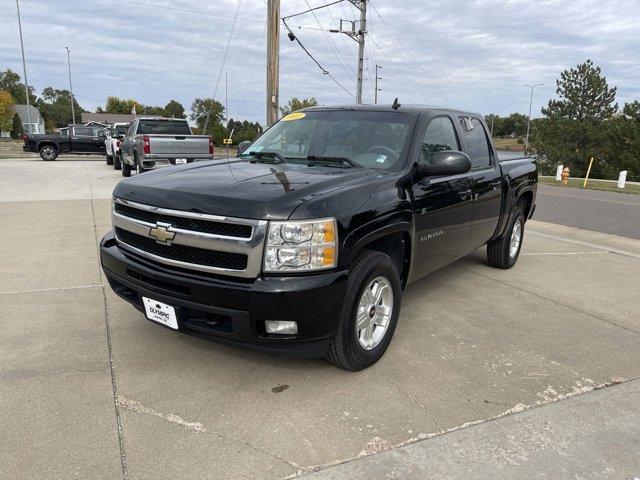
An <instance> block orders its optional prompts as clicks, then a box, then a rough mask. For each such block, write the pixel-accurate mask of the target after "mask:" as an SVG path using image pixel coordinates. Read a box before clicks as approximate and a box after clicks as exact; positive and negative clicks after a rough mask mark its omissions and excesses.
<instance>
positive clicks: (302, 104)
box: [280, 97, 318, 117]
mask: <svg viewBox="0 0 640 480" xmlns="http://www.w3.org/2000/svg"><path fill="white" fill-rule="evenodd" d="M316 105H318V101H317V100H316V99H315V98H313V97H312V98H303V99H302V100H300V99H299V98H297V97H293V98H291V99H290V100H289V103H287V105H286V106H284V107H280V113H281V114H282V116H283V117H284V116H285V115H289V114H290V113H291V112H295V111H296V110H301V109H303V108H307V107H315V106H316Z"/></svg>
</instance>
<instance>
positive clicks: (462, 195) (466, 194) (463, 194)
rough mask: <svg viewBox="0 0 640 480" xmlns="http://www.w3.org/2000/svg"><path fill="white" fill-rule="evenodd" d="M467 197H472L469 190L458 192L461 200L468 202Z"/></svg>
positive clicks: (471, 192)
mask: <svg viewBox="0 0 640 480" xmlns="http://www.w3.org/2000/svg"><path fill="white" fill-rule="evenodd" d="M469 197H473V191H472V190H471V189H470V188H469V189H467V190H462V191H461V192H460V198H462V199H463V200H468V199H469Z"/></svg>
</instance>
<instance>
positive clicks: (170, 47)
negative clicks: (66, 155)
mask: <svg viewBox="0 0 640 480" xmlns="http://www.w3.org/2000/svg"><path fill="white" fill-rule="evenodd" d="M332 1H334V0H281V2H282V6H281V15H282V16H283V17H285V16H288V15H293V14H295V13H299V12H302V11H304V10H307V9H309V8H310V7H316V6H320V5H323V4H329V3H331V2H332ZM237 5H238V0H215V1H202V0H20V10H21V18H22V28H23V35H24V46H25V54H26V59H27V75H28V79H29V84H30V85H32V86H34V87H35V89H36V91H37V93H40V92H42V90H43V89H44V88H45V87H47V86H52V87H55V88H68V74H67V62H66V61H67V57H66V55H67V54H66V51H65V46H68V47H69V48H70V50H71V69H72V75H73V87H74V93H75V95H76V98H77V100H78V102H79V103H80V105H82V106H83V107H84V108H85V109H87V110H90V111H94V110H95V108H96V107H98V106H104V103H105V99H106V97H107V96H111V95H113V96H118V97H122V98H133V99H135V100H137V101H139V102H140V103H142V104H145V105H161V106H162V105H165V104H166V103H167V102H168V101H169V100H171V99H176V100H178V101H180V102H181V103H182V104H183V105H184V106H185V107H186V108H187V110H189V108H190V105H191V103H192V101H193V99H194V98H196V97H201V98H202V97H211V96H213V95H214V93H215V97H216V99H218V100H219V101H221V102H222V103H223V104H224V103H225V87H224V78H225V76H224V73H223V74H222V77H221V82H220V84H219V86H218V88H217V93H216V81H217V79H218V77H219V75H220V72H221V71H222V72H225V73H226V74H227V76H228V117H231V118H234V119H242V120H244V119H247V120H251V121H259V122H261V123H264V118H265V100H264V99H265V77H266V73H265V71H266V62H265V59H266V51H265V50H266V45H265V18H266V3H265V0H242V2H241V6H240V10H239V19H238V21H237V24H236V28H235V31H234V34H233V36H232V39H231V44H230V51H229V55H228V58H227V61H226V64H225V66H224V69H222V68H221V67H222V59H223V56H224V51H225V47H226V45H227V39H228V37H229V34H230V31H231V28H232V25H233V17H234V14H235V12H236V8H237ZM314 13H315V15H313V14H311V13H308V14H305V15H301V16H296V17H294V18H291V19H289V20H288V21H287V23H288V24H289V25H290V26H291V27H292V28H293V30H294V32H295V34H296V35H297V36H298V38H299V39H300V40H301V41H302V43H303V44H304V45H305V47H306V48H307V49H308V50H309V51H310V52H311V54H312V55H313V56H314V57H315V58H316V60H318V62H319V63H320V64H321V65H322V66H323V67H324V68H325V69H326V70H328V71H329V72H330V74H331V76H332V77H334V78H335V80H336V81H337V82H339V83H340V85H341V86H342V87H344V89H343V88H342V87H341V86H340V85H338V84H337V83H335V82H334V81H333V80H332V79H331V78H329V76H328V75H324V74H323V73H322V71H321V70H320V69H319V68H318V67H317V66H316V64H315V63H313V61H312V60H311V59H310V58H309V57H308V56H306V54H305V53H304V51H303V50H302V49H301V48H300V47H299V46H298V45H297V43H295V42H291V41H289V39H288V38H287V36H286V31H285V30H284V29H283V30H282V36H281V39H280V103H281V104H284V103H286V102H287V100H288V99H289V98H291V97H294V96H296V97H299V98H301V97H315V98H316V99H317V100H318V102H319V103H320V104H323V105H333V104H348V103H354V97H353V95H354V94H355V85H356V57H357V45H356V43H355V42H354V41H353V40H352V39H350V38H349V37H347V36H346V35H344V34H339V33H329V32H327V31H326V30H328V29H330V28H338V24H339V22H340V19H345V20H354V19H356V18H357V16H358V15H357V13H356V10H355V9H354V8H353V7H352V6H351V5H350V4H349V2H347V1H346V0H345V1H343V2H340V3H337V4H335V5H331V6H329V7H328V8H323V9H321V10H317V11H315V12H314ZM639 18H640V1H638V0H606V1H603V0H464V1H459V0H450V1H442V0H432V1H426V0H371V1H370V2H369V11H368V25H367V32H368V34H367V44H366V50H365V52H366V61H365V88H364V100H365V103H373V93H374V77H375V65H376V64H378V65H380V66H381V67H382V68H381V69H380V71H379V74H378V75H379V77H381V80H379V88H380V89H381V91H380V92H379V103H388V104H391V103H392V102H393V99H394V98H395V97H399V99H400V103H404V104H426V105H440V106H447V107H453V108H459V109H464V110H472V111H475V112H480V113H482V114H489V113H497V114H500V115H507V114H509V113H512V112H520V113H525V114H526V113H528V109H529V95H530V90H529V89H528V88H527V87H525V86H523V85H524V84H533V83H544V85H543V86H540V87H537V88H536V90H535V95H534V102H533V116H540V109H541V108H542V107H543V106H544V105H546V104H547V102H548V101H549V99H550V98H553V97H555V89H556V86H555V80H556V78H558V76H559V74H560V72H561V71H562V70H564V69H566V68H569V67H572V66H575V65H577V64H578V63H582V62H583V61H585V60H586V59H587V58H591V59H592V60H593V61H594V62H595V64H596V65H598V66H600V67H602V69H603V72H604V74H605V75H606V77H607V79H608V81H609V84H610V85H611V86H617V87H618V95H617V101H618V102H619V103H620V105H622V104H623V103H624V102H627V101H633V100H636V99H640V61H639V60H640V57H639V53H638V52H640V22H638V19H639ZM6 68H11V69H12V70H14V71H16V72H19V73H20V74H22V62H21V56H20V43H19V34H18V21H17V14H16V5H15V1H14V0H0V70H4V69H6ZM345 90H346V91H345Z"/></svg>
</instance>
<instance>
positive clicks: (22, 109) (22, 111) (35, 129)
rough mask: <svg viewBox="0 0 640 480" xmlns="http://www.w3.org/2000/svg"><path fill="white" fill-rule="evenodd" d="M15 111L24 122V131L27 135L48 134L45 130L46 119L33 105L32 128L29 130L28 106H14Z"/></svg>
mask: <svg viewBox="0 0 640 480" xmlns="http://www.w3.org/2000/svg"><path fill="white" fill-rule="evenodd" d="M13 109H14V111H15V112H16V113H17V114H18V116H19V117H20V120H21V121H22V130H23V131H24V132H25V133H29V132H31V133H46V132H45V130H44V119H43V118H42V115H40V110H38V109H37V108H36V107H34V106H33V105H31V128H29V115H28V114H27V106H26V105H14V106H13Z"/></svg>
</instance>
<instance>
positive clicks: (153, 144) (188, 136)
mask: <svg viewBox="0 0 640 480" xmlns="http://www.w3.org/2000/svg"><path fill="white" fill-rule="evenodd" d="M120 154H121V155H120V159H121V160H122V176H123V177H129V176H131V171H132V170H136V172H137V173H143V172H145V171H148V170H151V169H153V168H155V167H156V166H157V165H158V164H165V165H179V164H182V163H191V162H195V161H197V160H210V159H212V158H213V139H212V138H211V137H210V136H208V135H192V133H191V127H189V124H188V123H187V121H186V120H182V119H176V118H161V117H141V118H137V119H136V120H134V121H133V122H132V123H131V125H130V126H129V129H128V130H127V133H126V134H125V136H124V138H123V140H122V141H121V144H120Z"/></svg>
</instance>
